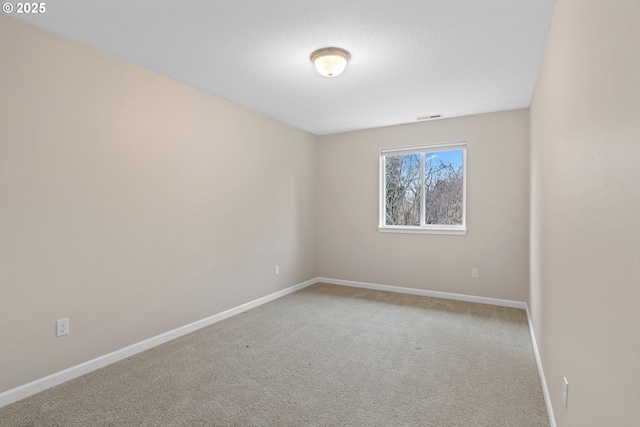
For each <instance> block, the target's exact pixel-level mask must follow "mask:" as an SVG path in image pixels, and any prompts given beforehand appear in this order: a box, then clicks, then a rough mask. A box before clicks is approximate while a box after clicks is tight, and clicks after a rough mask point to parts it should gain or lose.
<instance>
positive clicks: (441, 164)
mask: <svg viewBox="0 0 640 427" xmlns="http://www.w3.org/2000/svg"><path fill="white" fill-rule="evenodd" d="M462 161H463V150H451V151H436V152H433V153H425V174H424V177H425V180H424V186H425V224H439V225H461V224H462V211H463V194H464V193H463V187H462V186H463V184H464V177H463V171H464V169H463V167H462Z"/></svg>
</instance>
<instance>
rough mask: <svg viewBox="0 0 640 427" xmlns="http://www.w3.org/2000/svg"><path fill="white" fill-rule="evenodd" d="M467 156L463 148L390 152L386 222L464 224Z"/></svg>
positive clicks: (386, 178) (386, 167)
mask: <svg viewBox="0 0 640 427" xmlns="http://www.w3.org/2000/svg"><path fill="white" fill-rule="evenodd" d="M463 159H464V155H463V150H461V149H456V150H448V151H434V152H422V153H411V154H398V155H389V156H386V157H385V158H384V173H385V225H391V226H394V225H395V226H421V225H462V224H463V216H464V168H463V161H464V160H463ZM421 165H424V169H423V170H421ZM422 180H424V181H422ZM423 186H424V187H423ZM422 197H424V205H423V203H422ZM422 206H424V212H421V209H422Z"/></svg>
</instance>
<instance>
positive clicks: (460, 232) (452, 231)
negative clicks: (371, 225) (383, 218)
mask: <svg viewBox="0 0 640 427" xmlns="http://www.w3.org/2000/svg"><path fill="white" fill-rule="evenodd" d="M378 231H379V232H380V233H410V234H448V235H452V236H464V235H465V234H467V229H466V228H426V227H397V226H396V227H389V226H387V227H378Z"/></svg>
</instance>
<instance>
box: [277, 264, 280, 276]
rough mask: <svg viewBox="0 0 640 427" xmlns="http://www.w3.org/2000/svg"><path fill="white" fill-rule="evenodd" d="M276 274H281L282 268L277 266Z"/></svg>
mask: <svg viewBox="0 0 640 427" xmlns="http://www.w3.org/2000/svg"><path fill="white" fill-rule="evenodd" d="M276 274H280V266H279V265H276Z"/></svg>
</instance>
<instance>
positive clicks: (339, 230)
mask: <svg viewBox="0 0 640 427" xmlns="http://www.w3.org/2000/svg"><path fill="white" fill-rule="evenodd" d="M528 114H529V112H528V110H516V111H509V112H502V113H494V114H484V115H477V116H470V117H462V118H454V119H444V120H438V121H433V122H425V123H416V124H409V125H401V126H392V127H385V128H378V129H371V130H365V131H358V132H349V133H342V134H335V135H328V136H322V137H320V138H319V145H318V168H319V170H320V171H321V173H320V177H319V184H318V187H319V188H318V191H319V196H318V273H319V275H320V276H321V277H328V278H333V279H343V280H355V281H361V282H370V283H378V284H383V285H391V286H400V287H409V288H416V289H425V290H432V291H442V292H453V293H461V294H468V295H476V296H483V297H491V298H502V299H510V300H517V301H526V299H527V298H528V281H529V268H528V263H529V243H528V242H529V240H528V239H529V238H528V216H529V195H528V194H529V193H528V192H529V163H528V156H529V124H528V123H529V122H528ZM456 141H467V144H468V145H467V163H468V165H467V187H468V188H467V206H468V208H467V227H468V230H469V231H468V233H467V235H466V236H451V235H444V236H443V235H424V234H395V233H380V232H378V229H377V225H378V201H379V195H378V194H379V191H378V188H379V185H378V179H379V159H380V149H381V148H390V147H400V146H411V145H420V144H429V143H442V142H456ZM473 267H477V268H478V269H479V272H480V277H479V278H477V279H472V278H471V268H473Z"/></svg>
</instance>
